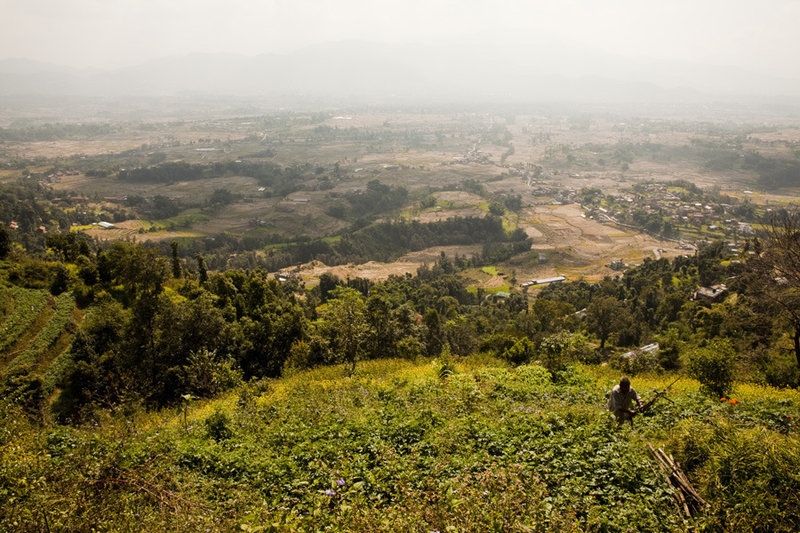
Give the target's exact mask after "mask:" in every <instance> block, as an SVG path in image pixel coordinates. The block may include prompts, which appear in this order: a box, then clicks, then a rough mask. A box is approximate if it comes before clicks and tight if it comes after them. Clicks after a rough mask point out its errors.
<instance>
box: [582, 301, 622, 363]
mask: <svg viewBox="0 0 800 533" xmlns="http://www.w3.org/2000/svg"><path fill="white" fill-rule="evenodd" d="M624 313H625V308H624V306H623V305H622V304H621V303H620V301H619V300H617V299H616V298H614V297H613V296H601V297H600V298H595V299H594V300H592V302H591V303H590V304H589V305H588V306H587V307H586V329H588V330H589V331H590V332H591V333H594V334H595V335H597V337H598V338H599V339H600V350H601V351H603V350H605V347H606V340H608V337H610V336H611V334H612V333H615V332H616V331H618V330H619V329H620V328H621V327H622V325H623V314H624Z"/></svg>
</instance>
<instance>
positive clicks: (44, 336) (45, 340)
mask: <svg viewBox="0 0 800 533" xmlns="http://www.w3.org/2000/svg"><path fill="white" fill-rule="evenodd" d="M0 301H2V302H3V307H2V310H3V313H2V315H0V375H1V376H10V375H14V374H17V375H18V374H31V373H35V374H37V375H39V376H41V377H42V378H43V380H44V384H45V388H46V389H47V391H48V392H51V391H52V390H53V389H54V388H55V383H56V381H57V379H58V374H59V369H60V368H62V367H63V363H64V362H65V359H66V357H68V353H69V347H70V345H71V343H72V336H73V334H74V332H75V331H76V329H77V324H79V323H80V321H81V319H82V316H83V313H82V312H81V311H80V310H79V309H78V308H77V307H75V298H74V297H73V295H72V293H71V292H65V293H62V294H61V295H59V296H52V295H51V294H50V293H49V292H48V291H46V290H42V289H24V288H20V287H10V288H2V289H0Z"/></svg>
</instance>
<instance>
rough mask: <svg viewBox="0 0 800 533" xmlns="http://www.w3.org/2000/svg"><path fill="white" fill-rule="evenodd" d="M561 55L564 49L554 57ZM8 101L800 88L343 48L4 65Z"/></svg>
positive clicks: (596, 63) (529, 97)
mask: <svg viewBox="0 0 800 533" xmlns="http://www.w3.org/2000/svg"><path fill="white" fill-rule="evenodd" d="M554 50H555V51H554ZM0 94H2V95H22V94H25V95H47V96H49V95H52V96H55V95H59V96H80V97H98V96H100V97H121V96H174V95H180V94H216V95H231V96H246V97H253V96H273V95H297V96H309V97H316V96H327V97H331V96H333V97H349V98H358V97H368V98H376V97H377V98H397V99H402V100H421V101H432V102H437V101H476V100H480V101H486V100H496V99H502V100H505V101H511V102H526V101H552V100H556V101H590V102H594V101H610V102H618V101H657V102H664V101H672V100H678V101H685V100H692V101H698V100H699V101H703V100H707V99H713V98H720V97H721V98H724V99H731V98H738V97H759V98H764V99H766V98H776V97H778V98H782V99H784V100H791V99H793V98H798V97H800V80H797V79H786V78H777V77H771V76H766V75H762V74H757V73H754V72H751V71H748V70H745V69H740V68H735V67H724V66H713V65H712V66H709V65H694V64H688V63H680V62H667V61H649V60H645V59H631V58H623V57H619V56H613V55H609V54H604V53H601V52H598V51H594V50H591V49H586V48H580V47H575V46H558V47H555V48H554V47H552V44H551V43H545V42H541V43H536V42H535V40H534V41H530V42H528V43H527V44H526V45H525V46H514V45H512V44H509V43H487V42H475V43H472V42H465V43H459V44H453V43H447V44H441V43H439V44H437V43H434V44H428V45H422V44H408V45H398V44H378V43H371V42H359V41H342V42H337V43H329V44H325V45H316V46H309V47H306V48H303V49H299V50H297V51H294V52H291V53H287V54H263V55H256V56H244V55H236V54H201V53H196V54H189V55H186V56H179V57H168V58H162V59H158V60H152V61H148V62H146V63H142V64H140V65H137V66H134V67H126V68H117V69H88V68H84V69H78V68H70V67H64V66H58V65H52V64H47V63H42V62H36V61H29V60H24V59H6V60H0Z"/></svg>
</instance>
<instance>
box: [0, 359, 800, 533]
mask: <svg viewBox="0 0 800 533" xmlns="http://www.w3.org/2000/svg"><path fill="white" fill-rule="evenodd" d="M616 379H617V374H616V373H613V372H608V371H602V372H601V371H599V370H596V369H591V368H588V367H582V366H577V367H570V368H568V369H565V370H562V371H559V372H556V373H551V372H549V371H548V370H546V369H545V368H543V367H541V366H538V365H523V366H520V367H517V368H509V367H508V366H507V365H506V364H504V363H502V362H501V361H499V360H492V359H486V358H483V359H480V360H478V359H472V358H465V359H461V360H460V362H459V363H457V364H455V365H453V363H452V362H448V361H445V360H442V359H436V360H433V361H431V360H421V361H418V362H416V363H413V362H409V361H405V360H396V359H384V360H380V361H373V362H368V363H362V364H360V365H359V367H358V369H357V371H356V373H355V374H353V375H351V376H349V377H348V376H347V375H346V372H345V368H344V367H342V366H338V367H328V368H325V369H320V370H315V371H311V372H301V373H298V374H295V375H294V376H292V377H290V378H284V379H281V380H277V381H259V382H254V383H252V384H251V385H249V386H246V387H243V388H240V389H239V390H238V391H237V392H235V393H231V394H229V395H226V396H224V397H222V398H220V399H219V400H216V401H212V402H197V401H196V400H193V401H191V402H190V403H187V404H186V405H184V407H182V408H179V409H176V410H168V411H162V412H160V413H150V414H144V413H142V412H137V411H131V410H129V409H126V408H123V407H121V408H120V409H115V410H114V411H112V412H109V413H108V414H107V415H105V416H103V417H101V418H100V419H99V421H100V422H101V425H100V426H99V427H95V428H92V427H86V428H84V429H73V428H69V427H49V428H45V429H43V430H42V429H40V428H38V427H35V426H31V425H30V424H29V423H27V422H25V419H24V418H17V417H14V416H13V410H12V411H9V410H8V406H7V405H6V407H5V410H4V411H3V416H4V418H3V424H2V427H3V428H4V430H3V432H2V434H0V439H2V440H1V441H0V444H2V445H3V447H4V449H5V450H6V451H5V453H4V454H3V456H2V457H3V458H2V460H0V487H2V497H3V505H2V507H0V508H1V509H2V511H0V524H2V525H3V527H4V528H7V529H20V528H22V529H28V530H36V529H42V528H51V529H88V528H95V529H99V530H124V529H136V530H141V529H147V530H154V529H159V530H164V529H168V530H183V531H189V530H190V531H201V530H204V529H206V528H211V529H214V530H236V529H241V530H244V531H320V530H351V531H431V530H438V531H445V530H457V531H490V530H498V531H542V532H544V531H575V530H592V531H629V530H631V529H633V530H635V531H688V530H696V529H701V530H709V531H736V532H741V531H787V532H788V531H796V530H797V527H798V526H799V525H800V501H798V499H797V494H798V493H800V485H799V484H798V482H797V479H796V476H793V475H792V473H793V472H796V471H797V469H798V467H800V455H798V453H797V450H798V431H797V424H796V422H795V421H794V419H792V418H789V417H788V416H787V415H788V414H789V413H794V414H795V415H796V414H797V413H798V409H799V408H800V398H799V397H798V396H797V394H796V392H789V391H778V390H776V389H770V388H766V387H760V386H752V385H742V386H738V387H737V388H736V390H735V394H736V399H737V401H736V402H735V403H729V402H727V401H725V402H720V401H719V399H717V398H709V397H708V396H705V395H703V394H700V393H699V392H698V391H697V386H696V384H695V383H694V382H691V381H688V380H684V381H683V382H680V383H679V384H678V385H677V386H676V387H675V389H674V394H672V395H671V397H672V398H673V399H674V401H675V403H674V404H670V403H667V402H664V403H662V404H660V405H659V407H658V409H655V410H653V411H652V412H651V413H650V414H648V415H647V416H644V417H643V418H639V419H637V422H636V427H635V429H629V428H627V427H624V428H622V429H617V428H616V427H615V425H614V424H613V423H612V421H611V419H610V415H609V414H608V413H606V412H604V411H603V407H604V406H603V404H604V394H605V392H606V391H607V390H608V388H610V387H611V386H612V385H613V384H614V383H615V381H616ZM668 379H671V378H670V377H669V376H664V377H659V376H655V375H650V376H647V377H645V376H640V377H639V378H637V379H635V384H636V386H637V387H638V388H639V390H640V392H641V393H642V395H643V396H644V397H648V396H649V394H650V393H651V391H653V390H654V389H659V388H662V387H664V386H665V385H666V384H668V383H669V382H668V381H667V380H668ZM647 442H649V443H652V444H654V445H655V446H663V447H666V449H667V450H669V451H670V453H672V454H674V455H675V458H676V459H677V460H678V461H679V462H680V463H681V464H682V465H683V466H684V469H685V471H686V472H687V474H688V475H689V476H690V478H691V479H692V480H693V482H694V484H695V487H696V488H697V490H699V491H700V493H701V494H702V495H703V497H704V498H705V499H706V500H707V501H708V503H709V507H708V508H707V509H703V511H702V512H701V513H699V514H698V515H697V516H696V517H694V518H691V519H690V518H688V517H686V516H685V514H684V513H683V511H682V508H681V506H680V505H679V504H678V503H677V502H676V500H675V499H674V498H675V495H674V489H673V488H671V486H670V485H669V484H668V483H667V482H666V480H665V479H664V478H663V477H662V476H661V475H660V474H658V473H657V470H655V469H654V466H653V460H652V459H651V458H650V457H649V455H648V454H647V452H646V447H645V443H647ZM64 495H68V497H66V498H65V497H64Z"/></svg>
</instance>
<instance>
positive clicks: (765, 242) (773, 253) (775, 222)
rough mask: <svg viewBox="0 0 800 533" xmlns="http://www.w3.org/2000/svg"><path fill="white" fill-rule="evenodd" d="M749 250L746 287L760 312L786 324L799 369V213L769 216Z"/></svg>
mask: <svg viewBox="0 0 800 533" xmlns="http://www.w3.org/2000/svg"><path fill="white" fill-rule="evenodd" d="M753 247H754V248H755V252H756V254H755V255H754V256H753V257H752V259H750V261H748V264H747V266H748V267H749V273H750V276H749V277H748V281H747V284H746V286H747V288H748V289H749V290H750V291H751V293H752V294H754V295H755V296H756V298H757V299H758V301H759V302H760V303H761V305H762V309H763V310H764V311H766V312H770V313H772V314H773V315H774V316H776V317H779V318H783V319H785V320H787V321H788V323H789V324H790V326H791V328H792V339H793V341H794V355H795V359H796V360H797V365H798V366H800V212H799V211H796V210H795V211H781V212H779V213H777V214H775V215H773V217H772V218H771V220H770V222H769V224H767V225H766V226H765V228H764V230H763V233H762V235H761V239H760V240H757V241H756V242H755V243H754V246H753Z"/></svg>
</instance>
